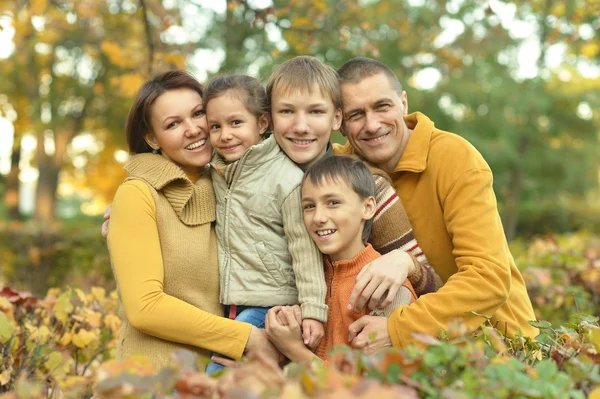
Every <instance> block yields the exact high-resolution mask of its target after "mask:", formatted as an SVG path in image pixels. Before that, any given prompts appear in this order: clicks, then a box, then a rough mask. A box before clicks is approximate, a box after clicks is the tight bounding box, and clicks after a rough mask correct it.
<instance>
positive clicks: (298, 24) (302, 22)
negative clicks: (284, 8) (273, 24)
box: [290, 17, 314, 28]
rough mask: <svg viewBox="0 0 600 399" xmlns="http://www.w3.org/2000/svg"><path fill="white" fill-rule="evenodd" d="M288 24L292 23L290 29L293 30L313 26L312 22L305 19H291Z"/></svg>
mask: <svg viewBox="0 0 600 399" xmlns="http://www.w3.org/2000/svg"><path fill="white" fill-rule="evenodd" d="M290 22H291V23H292V27H295V28H307V27H313V26H314V23H313V21H312V20H311V19H310V18H307V17H296V18H292V20H291V21H290Z"/></svg>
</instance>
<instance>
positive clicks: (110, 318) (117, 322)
mask: <svg viewBox="0 0 600 399" xmlns="http://www.w3.org/2000/svg"><path fill="white" fill-rule="evenodd" d="M104 325H106V327H108V328H109V329H110V330H111V331H112V332H114V333H117V332H118V331H119V329H120V328H121V319H120V318H119V317H117V316H115V315H114V314H107V315H106V317H105V318H104Z"/></svg>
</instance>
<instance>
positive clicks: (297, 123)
mask: <svg viewBox="0 0 600 399" xmlns="http://www.w3.org/2000/svg"><path fill="white" fill-rule="evenodd" d="M294 133H300V134H304V133H308V120H307V118H306V115H305V114H303V113H300V112H298V113H297V114H296V115H295V119H294Z"/></svg>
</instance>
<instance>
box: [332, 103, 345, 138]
mask: <svg viewBox="0 0 600 399" xmlns="http://www.w3.org/2000/svg"><path fill="white" fill-rule="evenodd" d="M332 127H333V129H332V130H339V131H340V132H341V127H342V110H341V109H339V108H338V109H336V110H335V115H334V116H333V126H332ZM342 134H343V133H342Z"/></svg>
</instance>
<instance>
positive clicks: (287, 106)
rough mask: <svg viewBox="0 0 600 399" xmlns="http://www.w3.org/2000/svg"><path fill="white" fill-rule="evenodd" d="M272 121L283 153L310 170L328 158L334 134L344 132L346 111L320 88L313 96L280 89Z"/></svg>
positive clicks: (274, 100) (273, 101) (275, 94)
mask: <svg viewBox="0 0 600 399" xmlns="http://www.w3.org/2000/svg"><path fill="white" fill-rule="evenodd" d="M271 117H272V120H273V135H274V136H275V140H277V143H278V144H279V146H280V147H281V149H282V150H283V151H284V152H285V153H286V154H287V156H288V157H290V159H291V160H292V161H294V162H295V163H296V164H298V166H299V167H300V168H302V169H306V168H308V166H310V165H311V164H313V163H314V162H316V161H318V160H319V159H321V158H322V157H323V155H324V154H325V151H326V150H327V144H329V137H330V136H331V131H332V130H337V129H339V128H340V124H341V121H342V111H341V110H340V109H336V108H335V106H334V104H333V101H331V99H330V98H329V97H327V96H324V95H323V93H321V90H320V89H319V88H318V87H316V86H315V87H313V89H312V90H311V91H310V92H309V93H303V92H301V91H300V90H295V91H292V92H283V91H282V90H281V89H278V88H276V89H275V90H273V94H272V98H271Z"/></svg>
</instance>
